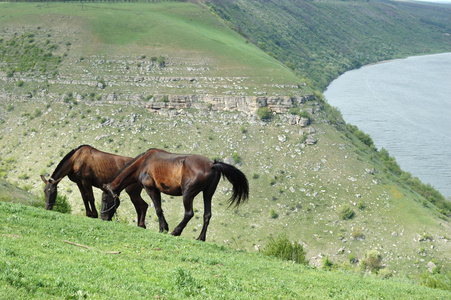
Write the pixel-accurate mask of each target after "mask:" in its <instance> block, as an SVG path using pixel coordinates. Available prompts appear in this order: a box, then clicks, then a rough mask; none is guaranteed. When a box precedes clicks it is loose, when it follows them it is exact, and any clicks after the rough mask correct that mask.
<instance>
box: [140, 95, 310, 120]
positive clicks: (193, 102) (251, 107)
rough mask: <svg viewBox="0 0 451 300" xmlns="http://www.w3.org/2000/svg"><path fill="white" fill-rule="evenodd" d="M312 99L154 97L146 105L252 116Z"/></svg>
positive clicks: (207, 96) (280, 111) (152, 107)
mask: <svg viewBox="0 0 451 300" xmlns="http://www.w3.org/2000/svg"><path fill="white" fill-rule="evenodd" d="M312 98H313V96H312V95H308V96H302V97H300V96H297V97H288V96H281V97H275V96H270V97H265V96H258V97H257V96H228V95H225V96H213V95H154V97H153V98H152V99H151V100H150V101H149V104H148V105H147V108H148V109H156V110H158V109H182V108H190V107H191V108H197V109H207V108H209V109H212V110H224V111H234V110H237V111H242V112H245V113H247V114H253V113H255V111H256V110H257V109H259V108H260V107H266V106H267V107H269V109H270V110H271V111H272V112H275V113H286V112H288V110H289V109H290V108H292V107H293V106H302V104H303V103H305V102H306V101H309V100H311V99H312ZM293 122H295V124H297V123H299V122H302V124H306V125H304V126H307V125H308V119H306V118H300V117H298V119H295V120H294V121H293Z"/></svg>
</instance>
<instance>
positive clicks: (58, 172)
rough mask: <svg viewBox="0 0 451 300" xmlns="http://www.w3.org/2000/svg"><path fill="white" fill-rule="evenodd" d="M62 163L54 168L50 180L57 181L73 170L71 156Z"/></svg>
mask: <svg viewBox="0 0 451 300" xmlns="http://www.w3.org/2000/svg"><path fill="white" fill-rule="evenodd" d="M63 160H64V161H61V162H60V163H59V164H58V166H57V167H56V169H55V171H53V173H52V175H51V176H50V178H52V179H53V180H58V179H60V178H63V177H65V176H67V175H69V174H70V173H71V172H72V170H73V165H74V162H73V155H72V156H71V157H69V158H66V159H63Z"/></svg>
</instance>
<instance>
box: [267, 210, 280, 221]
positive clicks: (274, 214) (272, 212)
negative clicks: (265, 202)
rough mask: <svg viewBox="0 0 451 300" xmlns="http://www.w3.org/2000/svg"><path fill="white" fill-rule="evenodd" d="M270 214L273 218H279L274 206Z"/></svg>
mask: <svg viewBox="0 0 451 300" xmlns="http://www.w3.org/2000/svg"><path fill="white" fill-rule="evenodd" d="M269 216H270V217H271V218H273V219H277V218H278V217H279V215H278V214H277V213H276V211H275V210H274V208H271V210H270V211H269Z"/></svg>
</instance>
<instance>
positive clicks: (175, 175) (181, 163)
mask: <svg viewBox="0 0 451 300" xmlns="http://www.w3.org/2000/svg"><path fill="white" fill-rule="evenodd" d="M212 165H213V162H212V161H211V160H210V159H208V158H206V157H204V156H202V155H196V154H175V153H169V152H165V151H161V152H155V153H152V154H151V155H150V156H149V158H148V159H147V160H146V166H147V170H146V171H147V172H148V173H149V175H150V177H151V178H152V179H153V181H154V184H155V186H156V187H157V188H158V189H159V190H160V191H161V192H163V193H167V194H181V193H182V190H183V189H184V188H185V186H186V185H188V184H193V183H195V182H198V181H204V180H206V177H208V176H210V174H211V172H212V171H211V166H212Z"/></svg>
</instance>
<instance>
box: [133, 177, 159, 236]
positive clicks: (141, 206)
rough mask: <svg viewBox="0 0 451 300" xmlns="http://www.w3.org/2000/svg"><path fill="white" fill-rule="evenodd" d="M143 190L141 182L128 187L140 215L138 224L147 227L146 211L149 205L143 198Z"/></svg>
mask: <svg viewBox="0 0 451 300" xmlns="http://www.w3.org/2000/svg"><path fill="white" fill-rule="evenodd" d="M141 191H142V188H141V185H140V184H133V185H130V186H128V187H127V189H126V192H127V194H128V195H129V196H130V199H131V200H132V203H133V205H134V206H135V210H136V214H137V215H138V226H139V227H142V228H146V213H147V208H148V207H149V205H148V204H147V203H146V202H145V201H144V200H143V198H141ZM163 218H164V216H163Z"/></svg>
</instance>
